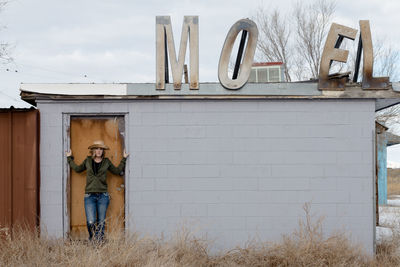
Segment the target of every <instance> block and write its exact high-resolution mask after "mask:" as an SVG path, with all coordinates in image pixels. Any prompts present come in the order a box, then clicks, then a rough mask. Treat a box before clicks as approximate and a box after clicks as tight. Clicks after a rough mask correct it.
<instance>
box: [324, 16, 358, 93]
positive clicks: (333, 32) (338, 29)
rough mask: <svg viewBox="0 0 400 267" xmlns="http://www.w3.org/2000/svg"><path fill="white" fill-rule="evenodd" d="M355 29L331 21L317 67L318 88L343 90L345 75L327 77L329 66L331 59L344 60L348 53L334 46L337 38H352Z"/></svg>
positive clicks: (355, 33) (355, 32)
mask: <svg viewBox="0 0 400 267" xmlns="http://www.w3.org/2000/svg"><path fill="white" fill-rule="evenodd" d="M356 35H357V30H356V29H353V28H349V27H346V26H343V25H340V24H336V23H332V25H331V28H330V30H329V33H328V37H327V38H326V42H325V46H324V50H323V52H322V57H321V63H320V67H319V82H318V89H319V90H344V87H345V86H346V79H347V78H346V77H342V78H336V79H335V78H333V79H329V68H330V65H331V61H333V60H335V61H339V62H346V61H347V57H348V55H349V51H348V50H343V49H339V48H335V43H336V41H337V39H338V38H340V39H342V38H344V37H345V38H348V39H351V40H354V39H355V38H356Z"/></svg>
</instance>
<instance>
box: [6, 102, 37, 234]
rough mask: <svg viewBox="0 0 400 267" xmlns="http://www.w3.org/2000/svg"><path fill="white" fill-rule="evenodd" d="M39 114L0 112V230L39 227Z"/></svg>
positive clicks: (30, 111)
mask: <svg viewBox="0 0 400 267" xmlns="http://www.w3.org/2000/svg"><path fill="white" fill-rule="evenodd" d="M39 177H40V176H39V111H38V110H33V109H31V110H18V109H3V110H2V109H0V227H10V226H13V225H16V224H21V223H22V224H24V225H26V226H28V227H29V228H31V229H33V228H34V227H36V226H38V225H39V207H40V206H39Z"/></svg>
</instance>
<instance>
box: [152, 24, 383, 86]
mask: <svg viewBox="0 0 400 267" xmlns="http://www.w3.org/2000/svg"><path fill="white" fill-rule="evenodd" d="M360 31H361V33H360V38H359V46H358V52H357V61H358V62H359V61H360V58H361V51H362V50H364V51H363V70H362V71H363V80H362V89H364V90H384V89H388V88H389V78H388V77H379V78H375V77H373V76H372V73H373V63H374V62H373V50H372V39H371V31H370V26H369V21H368V20H360ZM240 32H242V38H241V39H242V40H241V44H243V45H241V46H240V47H239V52H238V55H237V62H239V64H238V63H237V64H236V65H237V67H238V68H240V70H239V69H238V70H235V71H236V76H235V72H234V74H233V76H232V78H230V77H229V76H228V64H229V58H230V56H231V53H232V49H233V45H234V43H235V40H236V38H237V36H238V34H239V33H240ZM356 35H357V30H356V29H353V28H349V27H346V26H343V25H340V24H336V23H333V24H332V25H331V28H330V31H329V33H328V37H327V40H326V42H325V46H324V50H323V53H322V57H321V62H320V71H319V82H318V89H319V90H334V91H338V90H339V91H342V90H344V88H345V86H346V80H347V77H345V76H346V75H341V74H336V75H334V76H331V75H329V69H330V66H331V64H332V61H339V62H343V63H346V62H347V58H348V54H349V51H348V50H344V49H340V45H341V43H342V41H343V39H344V38H348V39H351V40H355V38H356ZM257 39H258V29H257V25H256V24H255V23H254V22H253V21H251V20H250V19H241V20H239V21H237V22H236V23H235V24H233V25H232V27H231V28H230V30H229V32H228V34H227V36H226V39H225V42H224V44H223V46H222V51H221V56H220V59H219V65H218V79H219V81H220V83H221V85H222V86H223V87H224V88H225V89H229V90H239V89H241V88H242V87H243V86H244V85H245V84H246V83H247V81H248V79H249V76H250V71H251V66H252V63H253V60H254V53H255V50H256V46H257ZM188 41H189V60H190V65H189V73H190V75H188V78H189V88H190V89H191V90H199V18H198V16H185V17H184V19H183V25H182V33H181V41H180V47H179V54H178V58H177V57H176V55H177V54H176V51H175V45H174V38H173V34H172V26H171V18H170V17H169V16H157V17H156V89H157V90H165V84H166V83H169V68H168V62H170V65H171V72H172V79H173V87H174V89H175V90H180V89H181V87H182V76H183V70H184V60H185V56H186V47H187V43H188ZM245 42H247V44H246V47H245V48H244V44H245ZM242 56H243V59H242ZM168 58H169V60H168ZM358 68H359V64H356V69H355V74H356V75H355V77H357V76H358Z"/></svg>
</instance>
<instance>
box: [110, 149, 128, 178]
mask: <svg viewBox="0 0 400 267" xmlns="http://www.w3.org/2000/svg"><path fill="white" fill-rule="evenodd" d="M127 157H129V154H128V153H126V151H125V150H124V154H123V157H122V159H121V162H120V163H119V165H118V167H115V166H114V164H112V162H111V160H109V162H110V165H109V167H108V170H109V171H110V172H112V173H113V174H116V175H121V176H122V175H123V171H124V169H125V163H126V158H127Z"/></svg>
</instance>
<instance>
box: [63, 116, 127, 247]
mask: <svg viewBox="0 0 400 267" xmlns="http://www.w3.org/2000/svg"><path fill="white" fill-rule="evenodd" d="M123 131H124V120H123V117H86V118H82V117H72V118H71V123H70V144H71V150H72V153H73V155H74V158H75V162H76V163H77V164H80V163H82V161H83V160H84V159H85V158H86V156H87V155H88V152H89V150H88V146H89V145H91V144H92V143H93V141H94V140H104V142H105V143H106V144H107V146H108V147H109V148H110V150H107V151H106V157H108V158H109V159H110V160H111V161H112V162H113V164H114V165H118V164H119V162H120V160H121V158H122V151H123V147H124V140H123V135H122V134H123ZM107 183H108V192H109V193H110V196H111V201H110V206H109V207H108V210H107V217H106V218H107V219H106V220H107V224H106V232H107V233H108V234H109V233H110V229H113V230H115V229H123V228H124V218H125V193H124V192H125V190H124V186H122V185H123V184H124V180H123V179H122V178H121V177H120V176H117V175H113V174H112V173H110V172H108V173H107ZM85 185H86V171H84V172H82V173H76V172H74V171H71V172H70V193H69V195H68V196H69V199H68V202H69V208H70V210H69V212H68V214H69V215H70V237H71V238H72V239H86V238H87V236H88V233H87V228H86V215H85V209H84V193H85Z"/></svg>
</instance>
